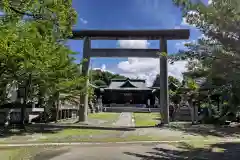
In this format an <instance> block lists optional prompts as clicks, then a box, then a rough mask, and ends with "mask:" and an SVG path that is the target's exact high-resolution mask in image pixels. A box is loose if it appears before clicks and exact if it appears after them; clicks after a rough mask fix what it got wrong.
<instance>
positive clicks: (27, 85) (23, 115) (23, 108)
mask: <svg viewBox="0 0 240 160" xmlns="http://www.w3.org/2000/svg"><path fill="white" fill-rule="evenodd" d="M31 83H32V75H31V74H29V76H28V79H27V81H26V83H25V87H24V96H23V103H21V128H22V129H23V130H26V127H25V120H26V106H27V101H28V96H29V95H28V94H29V93H30V92H29V91H30V89H31Z"/></svg>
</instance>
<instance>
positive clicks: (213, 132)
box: [167, 122, 240, 137]
mask: <svg viewBox="0 0 240 160" xmlns="http://www.w3.org/2000/svg"><path fill="white" fill-rule="evenodd" d="M167 128H169V129H172V130H177V131H183V132H185V133H187V134H191V135H201V136H216V137H238V136H239V137H240V135H239V133H240V128H239V127H230V126H214V125H203V124H197V125H192V124H191V123H178V122H174V123H172V124H170V125H169V126H168V127H167Z"/></svg>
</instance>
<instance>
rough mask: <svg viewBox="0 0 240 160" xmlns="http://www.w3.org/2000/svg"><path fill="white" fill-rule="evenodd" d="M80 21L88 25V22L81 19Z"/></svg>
mask: <svg viewBox="0 0 240 160" xmlns="http://www.w3.org/2000/svg"><path fill="white" fill-rule="evenodd" d="M80 21H81V22H82V23H83V24H87V23H88V21H87V20H85V19H84V18H80Z"/></svg>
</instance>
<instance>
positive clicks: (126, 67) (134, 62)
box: [118, 58, 187, 86]
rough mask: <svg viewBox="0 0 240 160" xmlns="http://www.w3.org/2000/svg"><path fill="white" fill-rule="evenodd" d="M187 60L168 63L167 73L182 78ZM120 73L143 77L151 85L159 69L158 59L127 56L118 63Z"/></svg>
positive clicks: (131, 76) (132, 76)
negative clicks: (126, 58)
mask: <svg viewBox="0 0 240 160" xmlns="http://www.w3.org/2000/svg"><path fill="white" fill-rule="evenodd" d="M186 64H187V61H178V62H175V63H174V64H173V65H170V64H168V74H169V75H171V76H174V77H176V78H178V79H182V72H184V71H186V67H185V66H186ZM118 68H119V69H120V73H121V74H123V75H125V76H128V77H130V78H140V79H145V80H146V82H147V85H148V86H150V85H152V82H153V81H154V79H155V78H156V75H157V74H158V73H159V71H160V64H159V59H155V58H128V60H127V61H122V62H120V63H119V64H118Z"/></svg>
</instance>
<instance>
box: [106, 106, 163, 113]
mask: <svg viewBox="0 0 240 160" xmlns="http://www.w3.org/2000/svg"><path fill="white" fill-rule="evenodd" d="M103 111H104V112H117V113H121V112H139V113H149V112H159V113H160V108H137V107H104V108H103Z"/></svg>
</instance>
